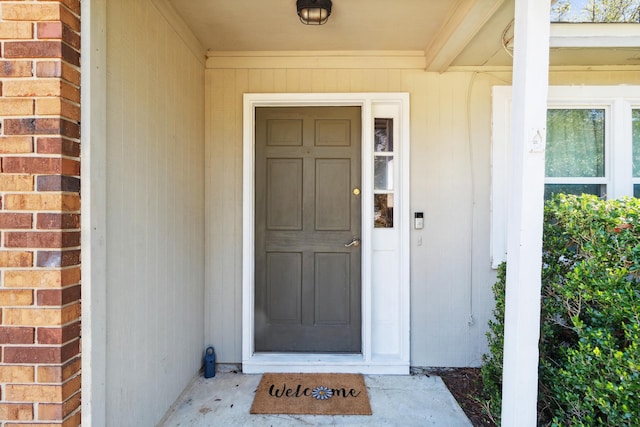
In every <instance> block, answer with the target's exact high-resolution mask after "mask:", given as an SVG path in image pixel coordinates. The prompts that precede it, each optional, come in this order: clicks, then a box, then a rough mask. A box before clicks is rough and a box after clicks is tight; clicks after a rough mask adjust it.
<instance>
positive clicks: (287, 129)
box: [255, 107, 361, 353]
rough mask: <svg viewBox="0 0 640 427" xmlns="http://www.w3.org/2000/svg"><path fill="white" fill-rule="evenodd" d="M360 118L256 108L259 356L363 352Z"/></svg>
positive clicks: (350, 113)
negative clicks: (286, 353)
mask: <svg viewBox="0 0 640 427" xmlns="http://www.w3.org/2000/svg"><path fill="white" fill-rule="evenodd" d="M360 117H361V112H360V107H268V108H267V107H264V108H256V129H255V132H256V154H255V155H256V158H255V165H256V166H255V191H256V200H255V202H256V205H255V206H256V207H255V350H256V351H259V352H314V353H324V352H328V353H340V352H342V353H359V352H361V330H360V329H361V289H360V277H361V272H360V246H359V240H357V239H359V237H360V231H361V230H360V228H361V225H360V224H361V217H360V199H361V197H360V175H361V173H360V129H361V118H360ZM351 242H354V243H353V244H351V245H350V246H346V245H348V244H349V243H351Z"/></svg>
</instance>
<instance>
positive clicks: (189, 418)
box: [161, 372, 471, 427]
mask: <svg viewBox="0 0 640 427" xmlns="http://www.w3.org/2000/svg"><path fill="white" fill-rule="evenodd" d="M261 377H262V376H261V375H244V374H240V373H226V372H218V373H216V376H215V377H214V378H209V379H205V378H203V377H202V376H200V377H198V378H197V379H195V380H194V381H193V382H192V383H191V385H190V386H189V387H188V388H187V389H186V390H185V392H184V393H183V394H182V395H181V396H180V398H179V399H178V401H177V402H176V404H175V405H174V407H173V408H172V409H171V411H170V412H169V413H168V414H167V416H166V417H165V421H164V423H162V424H161V426H164V427H178V426H181V427H186V426H242V427H244V426H262V427H264V426H278V427H280V426H301V425H304V426H354V427H355V426H372V425H375V426H446V427H457V426H461V427H462V426H464V427H469V426H471V422H470V421H469V419H468V418H467V417H466V416H465V414H464V412H463V411H462V409H461V408H460V406H459V405H458V403H457V402H456V400H455V399H454V397H453V396H452V395H451V393H450V392H449V390H448V389H447V387H446V386H445V385H444V383H443V382H442V380H441V379H440V377H437V376H432V375H431V376H426V375H424V374H421V375H407V376H392V375H384V376H383V375H365V384H366V385H367V392H368V393H369V400H370V402H371V409H372V412H373V415H371V416H363V415H348V416H347V415H341V416H326V415H252V414H250V413H249V409H250V408H251V404H252V402H253V395H254V392H255V390H256V388H257V387H258V383H259V382H260V378H261Z"/></svg>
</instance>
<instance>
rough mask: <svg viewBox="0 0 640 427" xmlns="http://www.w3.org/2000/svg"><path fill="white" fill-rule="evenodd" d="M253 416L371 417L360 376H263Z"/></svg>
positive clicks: (367, 397) (365, 389) (252, 410)
mask: <svg viewBox="0 0 640 427" xmlns="http://www.w3.org/2000/svg"><path fill="white" fill-rule="evenodd" d="M251 413H252V414H310V415H371V405H370V404H369V395H368V394H367V387H366V386H365V384H364V378H363V377H362V375H359V374H264V375H263V376H262V379H261V380H260V384H259V385H258V389H257V390H256V395H255V396H254V398H253V405H251Z"/></svg>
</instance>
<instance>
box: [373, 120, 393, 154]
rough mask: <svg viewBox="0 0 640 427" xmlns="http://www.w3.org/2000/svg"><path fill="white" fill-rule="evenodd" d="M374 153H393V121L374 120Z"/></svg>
mask: <svg viewBox="0 0 640 427" xmlns="http://www.w3.org/2000/svg"><path fill="white" fill-rule="evenodd" d="M374 135H375V141H374V144H375V147H374V149H375V151H377V152H391V151H393V119H375V132H374Z"/></svg>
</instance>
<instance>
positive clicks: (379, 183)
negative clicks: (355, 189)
mask: <svg viewBox="0 0 640 427" xmlns="http://www.w3.org/2000/svg"><path fill="white" fill-rule="evenodd" d="M373 169H374V189H375V190H393V157H390V156H375V157H374V165H373Z"/></svg>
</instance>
